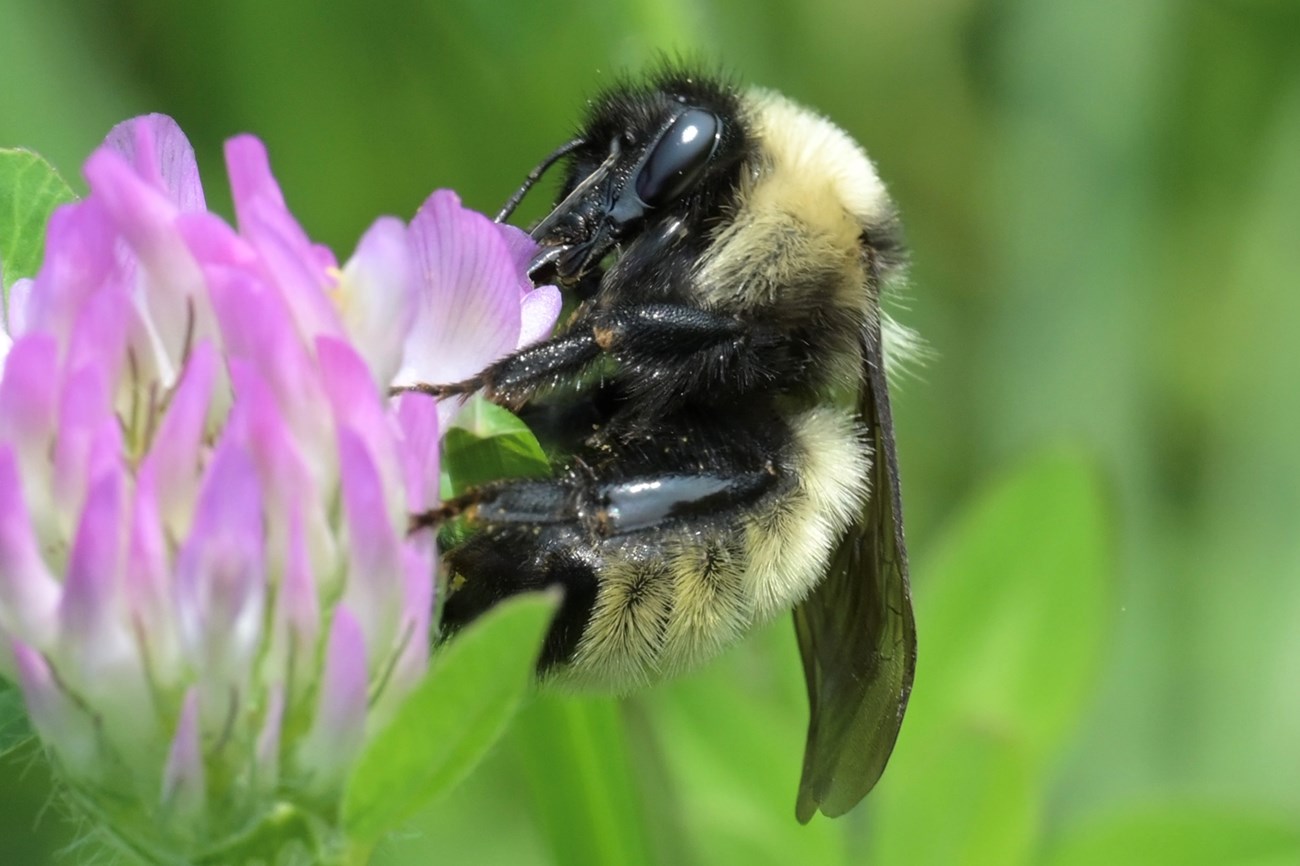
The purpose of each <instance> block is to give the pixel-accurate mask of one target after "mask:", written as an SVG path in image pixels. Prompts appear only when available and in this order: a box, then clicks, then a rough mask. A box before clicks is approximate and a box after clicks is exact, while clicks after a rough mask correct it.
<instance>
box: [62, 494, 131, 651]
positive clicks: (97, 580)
mask: <svg viewBox="0 0 1300 866" xmlns="http://www.w3.org/2000/svg"><path fill="white" fill-rule="evenodd" d="M124 496H125V491H124V490H123V484H122V478H121V477H120V475H119V474H118V473H105V474H104V475H102V476H101V477H100V478H99V479H98V480H97V481H96V482H94V484H93V485H92V486H91V488H90V491H89V493H88V495H87V496H86V505H85V507H84V508H83V509H82V511H81V520H80V522H79V523H78V525H77V535H76V539H75V540H74V541H73V544H72V551H71V553H70V554H69V555H68V572H67V579H66V580H65V581H64V585H63V599H62V601H61V602H60V604H59V620H60V626H61V629H62V631H63V639H64V641H65V642H71V643H73V644H82V645H86V646H89V647H92V648H96V649H105V647H103V642H104V640H105V638H106V637H107V636H108V633H109V632H111V631H112V630H113V626H114V625H115V624H116V622H117V616H116V613H117V604H118V595H117V593H118V582H119V575H120V574H121V571H122V557H123V553H124V544H125V541H126V521H125V519H124V517H125V503H124V502H123V499H124Z"/></svg>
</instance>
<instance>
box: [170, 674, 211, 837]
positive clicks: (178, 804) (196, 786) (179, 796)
mask: <svg viewBox="0 0 1300 866" xmlns="http://www.w3.org/2000/svg"><path fill="white" fill-rule="evenodd" d="M199 721H200V719H199V693H198V691H197V690H196V689H190V690H189V691H187V692H186V693H185V700H184V701H182V703H181V714H180V719H179V720H178V721H177V723H176V734H175V735H174V736H173V737H172V744H171V748H170V749H169V750H168V753H167V765H166V766H165V767H164V768H163V777H162V802H163V805H165V806H166V807H167V808H168V810H169V811H170V812H172V813H173V814H180V815H193V814H197V813H198V812H200V811H202V809H203V804H204V801H205V800H206V799H207V794H206V785H207V783H206V780H205V772H204V767H203V742H202V736H201V731H200V729H199V727H200V726H199Z"/></svg>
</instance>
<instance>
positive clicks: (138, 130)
mask: <svg viewBox="0 0 1300 866" xmlns="http://www.w3.org/2000/svg"><path fill="white" fill-rule="evenodd" d="M104 144H106V145H107V146H108V147H110V148H112V149H113V150H115V151H117V152H118V153H120V154H122V156H123V157H125V158H126V160H127V162H128V163H130V164H131V166H132V167H133V168H134V169H135V171H136V173H137V174H138V175H139V176H140V177H141V178H142V179H144V180H146V181H148V182H149V183H150V185H152V186H153V187H154V188H155V189H157V190H159V191H160V192H163V193H165V194H166V195H167V197H168V198H169V199H170V200H171V202H172V203H173V204H174V205H176V207H177V208H179V209H180V210H183V211H201V210H204V209H205V207H206V205H205V204H204V201H203V185H202V184H201V183H200V182H199V166H198V163H197V162H195V160H194V148H193V147H191V146H190V142H189V139H188V138H186V137H185V133H183V132H181V128H180V126H179V125H177V123H176V121H174V120H172V119H171V118H170V117H168V116H167V115H165V114H146V115H143V116H141V117H133V118H131V119H130V120H125V121H123V122H121V123H119V124H118V125H117V126H115V127H113V128H112V129H111V130H109V133H108V136H107V137H106V138H105V139H104Z"/></svg>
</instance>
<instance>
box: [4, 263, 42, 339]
mask: <svg viewBox="0 0 1300 866" xmlns="http://www.w3.org/2000/svg"><path fill="white" fill-rule="evenodd" d="M33 285H35V283H34V282H33V281H32V280H31V279H28V278H26V277H24V278H23V279H21V280H14V284H13V285H12V286H10V287H9V305H8V307H7V308H6V309H5V315H4V329H5V330H6V331H7V332H8V335H9V336H10V337H21V336H22V335H23V334H25V333H27V305H28V303H30V301H31V297H32V286H33Z"/></svg>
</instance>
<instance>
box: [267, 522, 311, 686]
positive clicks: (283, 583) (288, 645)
mask: <svg viewBox="0 0 1300 866" xmlns="http://www.w3.org/2000/svg"><path fill="white" fill-rule="evenodd" d="M271 627H272V629H273V633H272V636H271V652H270V659H269V661H268V663H267V669H268V670H269V671H271V672H272V674H271V675H272V677H273V678H274V679H275V680H277V681H279V680H283V681H284V683H285V688H287V689H288V691H289V697H290V700H292V701H294V702H295V703H296V701H297V699H298V698H300V697H301V696H302V695H303V694H305V693H306V691H307V690H308V688H310V686H311V680H312V667H313V664H314V660H315V658H316V641H317V638H318V637H319V636H320V600H319V598H318V594H317V588H316V582H315V580H313V574H312V567H311V559H310V556H309V553H308V550H307V540H306V537H305V535H304V532H303V526H302V517H301V515H300V514H299V513H298V509H296V508H295V509H294V513H293V516H292V519H291V521H290V529H289V549H288V555H287V557H286V559H285V563H284V571H283V576H282V577H281V580H280V587H279V591H278V592H277V593H276V598H275V612H274V619H273V621H272V626H271Z"/></svg>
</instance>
